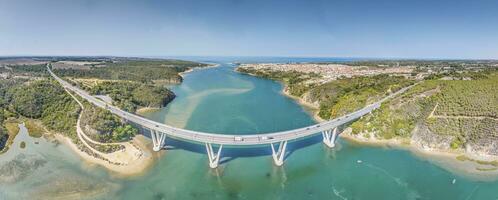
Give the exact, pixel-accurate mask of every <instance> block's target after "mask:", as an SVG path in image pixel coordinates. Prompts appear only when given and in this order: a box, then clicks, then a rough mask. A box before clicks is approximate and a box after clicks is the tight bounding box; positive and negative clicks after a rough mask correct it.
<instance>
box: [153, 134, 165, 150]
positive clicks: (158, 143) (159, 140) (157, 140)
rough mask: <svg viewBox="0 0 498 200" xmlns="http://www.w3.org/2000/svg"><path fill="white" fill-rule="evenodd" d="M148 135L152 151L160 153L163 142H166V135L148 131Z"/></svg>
mask: <svg viewBox="0 0 498 200" xmlns="http://www.w3.org/2000/svg"><path fill="white" fill-rule="evenodd" d="M150 135H151V137H152V144H153V145H154V147H153V148H152V150H154V151H160V150H161V149H162V148H163V146H164V141H165V140H166V134H165V133H161V132H159V131H155V130H150Z"/></svg>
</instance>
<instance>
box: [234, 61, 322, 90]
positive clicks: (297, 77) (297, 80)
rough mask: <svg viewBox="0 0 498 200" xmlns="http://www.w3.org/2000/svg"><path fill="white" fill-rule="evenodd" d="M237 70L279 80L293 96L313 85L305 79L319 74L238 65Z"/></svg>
mask: <svg viewBox="0 0 498 200" xmlns="http://www.w3.org/2000/svg"><path fill="white" fill-rule="evenodd" d="M237 71H239V72H241V73H246V74H251V75H254V76H258V77H262V78H267V79H273V80H277V81H281V82H283V83H284V84H285V85H286V86H287V87H288V90H289V93H290V94H291V95H294V96H301V95H303V94H304V93H305V92H306V91H307V90H308V89H310V88H311V87H313V86H314V84H307V83H306V81H308V80H310V79H312V78H317V77H320V75H319V74H315V73H308V74H303V73H301V72H296V71H289V72H277V71H272V70H256V69H254V68H240V67H239V68H237Z"/></svg>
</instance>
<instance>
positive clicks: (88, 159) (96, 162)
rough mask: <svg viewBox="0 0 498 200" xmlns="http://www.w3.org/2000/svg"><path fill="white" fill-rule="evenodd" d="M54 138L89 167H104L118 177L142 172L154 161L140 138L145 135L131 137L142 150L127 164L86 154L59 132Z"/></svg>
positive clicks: (144, 142) (143, 139)
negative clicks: (140, 153)
mask: <svg viewBox="0 0 498 200" xmlns="http://www.w3.org/2000/svg"><path fill="white" fill-rule="evenodd" d="M53 135H54V138H55V139H56V140H57V141H59V142H61V143H62V144H64V145H66V146H67V147H69V148H70V149H71V150H72V151H73V152H74V153H76V154H77V155H78V156H79V157H80V158H81V160H82V161H83V162H84V163H85V164H87V166H89V167H95V166H100V167H103V168H105V169H106V170H107V171H108V172H111V173H113V174H114V175H116V176H120V177H130V176H137V175H141V174H144V173H145V172H147V170H148V169H149V168H150V167H152V164H153V163H154V157H153V156H152V152H150V151H148V150H147V148H144V147H146V143H147V142H146V140H145V138H140V137H145V136H142V135H137V136H135V137H134V138H133V140H132V141H130V143H133V144H135V145H137V146H139V148H140V149H141V150H142V151H144V152H143V154H144V155H142V156H140V157H139V158H138V159H137V160H135V162H133V163H131V164H128V165H116V164H111V163H109V162H108V161H105V160H102V159H98V158H95V157H93V156H91V155H88V153H86V152H84V151H82V150H80V149H79V148H78V146H77V145H76V144H75V143H73V141H71V139H70V138H68V137H66V136H63V135H61V134H53Z"/></svg>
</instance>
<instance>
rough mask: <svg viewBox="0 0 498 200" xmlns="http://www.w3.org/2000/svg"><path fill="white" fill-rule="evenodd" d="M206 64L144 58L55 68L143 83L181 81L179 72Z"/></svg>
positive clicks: (66, 72) (58, 71)
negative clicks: (75, 67) (101, 64)
mask: <svg viewBox="0 0 498 200" xmlns="http://www.w3.org/2000/svg"><path fill="white" fill-rule="evenodd" d="M204 66H207V65H206V64H202V63H195V62H189V61H178V60H151V61H149V60H144V61H116V62H111V63H106V66H105V67H91V69H90V70H88V69H74V68H71V69H53V71H54V73H56V74H58V75H59V76H68V77H74V78H97V79H106V80H129V81H136V82H142V83H153V81H154V80H166V81H168V82H171V83H179V82H181V81H182V77H181V76H180V75H179V74H178V73H180V72H184V71H186V70H188V69H190V68H193V67H204Z"/></svg>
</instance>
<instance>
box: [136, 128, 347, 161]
mask: <svg viewBox="0 0 498 200" xmlns="http://www.w3.org/2000/svg"><path fill="white" fill-rule="evenodd" d="M338 131H339V133H340V132H342V129H341V128H340V129H339V130H338ZM141 132H142V134H143V135H144V136H146V137H148V138H151V135H150V132H149V131H148V130H145V129H143V130H142V131H141ZM322 139H323V138H322V135H321V134H320V133H317V134H315V135H313V136H309V137H306V138H302V139H299V140H291V141H288V143H287V149H286V155H285V157H284V159H286V158H287V157H289V156H291V155H292V154H293V153H294V152H295V151H297V150H299V149H302V148H306V147H308V146H311V145H315V144H317V143H321V142H322ZM274 145H275V150H277V149H278V145H279V144H278V143H274ZM151 148H152V147H151ZM213 148H214V149H215V152H217V151H218V148H219V145H217V144H213ZM163 150H167V151H175V150H185V151H190V152H195V153H200V154H206V147H205V144H203V143H194V142H191V141H184V140H180V139H176V138H172V137H166V144H165V147H164V148H163ZM271 155H272V150H271V146H270V145H269V144H267V145H254V146H228V145H223V149H222V152H221V158H220V164H224V163H228V162H230V161H232V160H235V159H237V158H246V157H261V156H271ZM206 157H207V156H206Z"/></svg>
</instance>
